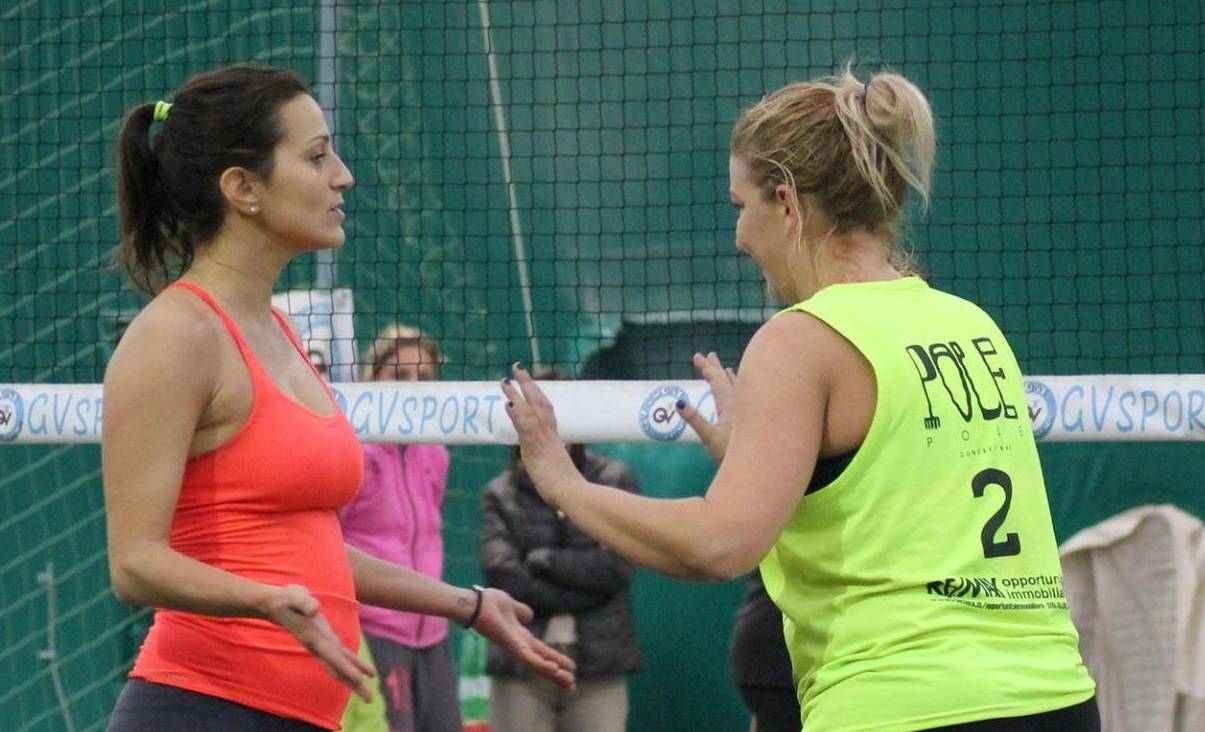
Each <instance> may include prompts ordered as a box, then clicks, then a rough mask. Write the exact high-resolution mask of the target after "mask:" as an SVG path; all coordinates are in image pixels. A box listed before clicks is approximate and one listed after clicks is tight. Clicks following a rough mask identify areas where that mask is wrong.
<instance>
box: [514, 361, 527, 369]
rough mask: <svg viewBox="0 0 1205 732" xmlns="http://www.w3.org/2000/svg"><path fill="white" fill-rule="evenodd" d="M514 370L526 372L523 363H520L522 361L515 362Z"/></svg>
mask: <svg viewBox="0 0 1205 732" xmlns="http://www.w3.org/2000/svg"><path fill="white" fill-rule="evenodd" d="M515 368H517V369H519V370H520V371H526V370H527V369H526V368H524V367H523V362H522V361H515Z"/></svg>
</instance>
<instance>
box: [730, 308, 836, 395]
mask: <svg viewBox="0 0 1205 732" xmlns="http://www.w3.org/2000/svg"><path fill="white" fill-rule="evenodd" d="M851 355H853V356H856V351H855V349H854V348H853V346H852V345H851V344H850V343H849V342H848V341H846V340H845V339H844V338H843V337H841V335H840V334H839V333H837V331H835V330H833V329H832V328H830V327H829V326H828V325H826V324H825V323H824V321H822V320H820V319H819V318H817V317H815V316H813V315H810V314H808V313H802V312H790V313H784V314H782V315H779V316H778V317H775V318H771V319H770V320H769V321H767V322H766V323H765V324H763V325H762V326H761V327H760V328H758V329H757V332H756V333H754V334H753V338H752V339H751V340H750V341H749V345H748V347H747V348H746V349H745V354H744V357H743V358H742V359H741V374H742V376H744V374H745V373H746V372H747V371H749V370H752V371H753V372H763V373H768V374H776V375H778V376H780V377H781V378H782V379H790V378H792V377H794V378H808V379H809V380H814V379H817V378H824V379H827V378H828V377H831V376H832V374H833V373H835V372H836V369H837V366H838V365H839V364H840V362H841V361H842V360H843V359H845V358H848V357H849V356H851ZM776 380H777V379H776Z"/></svg>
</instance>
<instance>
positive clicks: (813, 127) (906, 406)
mask: <svg viewBox="0 0 1205 732" xmlns="http://www.w3.org/2000/svg"><path fill="white" fill-rule="evenodd" d="M934 149H935V144H934V132H933V119H932V113H931V111H930V108H929V104H928V102H927V100H926V99H925V97H924V95H923V93H922V92H921V91H920V90H919V89H918V88H917V87H916V86H915V85H914V84H912V83H911V82H909V81H908V80H907V79H905V78H903V77H902V76H899V75H896V74H891V73H879V74H875V75H874V76H872V77H871V78H870V79H869V80H868V81H867V82H866V83H863V82H861V81H859V80H858V79H857V78H855V77H854V76H853V75H852V74H851V73H850V71H849V69H848V68H847V69H846V70H845V72H844V73H843V74H841V75H840V76H838V77H836V78H832V79H823V80H816V81H810V82H804V83H798V84H792V85H790V86H787V87H784V88H782V89H780V90H778V91H776V92H774V93H773V94H770V95H769V96H767V97H766V98H764V99H763V100H762V101H761V102H759V103H758V104H756V105H754V106H753V107H751V108H750V109H748V110H746V111H745V112H744V113H743V114H742V115H741V117H740V119H739V120H738V121H737V123H736V126H735V128H734V130H733V133H732V140H731V151H730V152H731V159H730V166H729V175H730V195H731V199H732V204H733V206H735V207H736V209H737V211H738V219H737V224H736V246H737V248H738V249H739V250H740V251H742V252H744V253H746V254H748V255H749V256H750V257H752V258H753V259H754V260H755V261H756V262H757V264H758V265H759V266H760V267H761V269H762V271H763V272H764V274H765V278H766V282H767V285H768V287H769V290H770V293H771V294H772V295H773V296H774V297H776V298H777V299H778V300H780V301H782V302H784V303H795V304H794V305H791V306H790V307H788V308H787V309H785V310H784V311H782V312H781V313H780V314H779V315H778V316H777V317H775V318H773V319H771V320H770V321H769V322H767V323H766V324H765V325H764V326H763V327H762V328H761V329H760V330H759V331H758V333H757V334H756V335H755V336H754V337H753V339H752V340H751V341H750V343H749V346H748V348H747V349H746V351H745V353H744V356H743V358H742V362H741V369H740V378H739V379H737V378H736V377H735V375H734V374H733V372H732V371H730V370H728V369H725V368H724V367H723V365H722V364H721V363H720V362H719V360H718V359H717V358H716V357H715V355H714V354H710V355H708V356H706V357H704V356H700V355H697V356H696V357H695V365H696V367H698V368H699V370H700V372H701V374H702V375H703V377H704V378H706V379H707V381H708V382H709V383H710V385H711V387H712V389H713V391H714V393H715V398H716V403H717V406H718V407H719V418H718V420H717V423H716V424H710V423H708V422H707V421H706V420H705V419H703V418H702V417H701V416H700V415H699V413H698V412H697V411H695V410H694V408H693V407H691V406H690V405H688V404H686V403H684V402H679V412H680V414H681V416H682V418H683V419H685V420H686V421H687V422H689V423H690V424H691V426H692V427H694V429H695V430H696V431H697V432H698V433H699V435H700V437H701V438H702V439H703V442H704V444H705V445H706V446H707V448H708V451H709V452H710V453H711V455H712V456H713V457H714V458H716V460H717V461H718V462H719V463H720V467H719V471H718V472H717V474H716V477H715V479H714V481H713V482H712V484H711V486H710V487H709V488H708V490H707V492H706V494H705V495H703V496H700V497H694V498H685V499H675V500H664V499H653V498H648V497H643V496H635V495H630V494H626V493H622V492H620V491H615V490H613V489H610V488H606V487H603V486H597V485H593V484H590V483H587V482H586V481H585V480H584V479H583V478H582V477H581V476H580V475H579V474H578V473H577V471H576V470H574V468H573V464H572V462H571V461H569V459H568V457H567V455H566V453H565V451H564V449H563V448H562V446H561V443H560V440H559V439H558V437H557V434H556V420H555V415H554V414H553V410H552V407H551V405H550V404H549V403H548V401H547V399H546V398H545V397H544V395H543V393H542V392H541V391H540V389H539V387H538V386H536V384H535V383H534V382H532V381H531V379H530V376H529V375H528V374H527V372H526V371H524V370H523V368H522V367H521V366H520V365H516V367H515V369H514V371H513V376H514V381H509V380H508V381H506V382H504V383H503V386H502V388H503V391H504V392H505V393H506V395H507V397H508V399H509V400H510V403H509V404H508V407H507V409H508V413H509V414H510V416H511V418H512V420H513V421H514V423H515V426H516V428H517V430H518V432H519V435H520V441H521V447H522V453H523V461H524V463H525V465H526V467H527V470H528V472H529V474H530V475H531V476H532V478H533V480H534V482H535V485H536V486H537V487H538V489H539V491H540V493H541V494H542V495H543V496H544V498H545V500H547V501H548V502H550V503H552V504H553V505H555V506H557V507H559V508H560V509H561V510H562V511H564V512H565V513H566V514H567V515H568V516H569V517H570V518H571V519H572V520H573V521H574V522H575V523H577V525H579V526H581V527H582V528H583V529H584V530H585V531H586V532H588V533H590V534H591V535H593V536H594V537H595V538H597V539H599V540H600V541H602V542H603V543H604V544H606V545H608V546H610V547H612V548H613V549H615V550H616V551H618V552H619V553H620V554H621V555H623V556H625V557H627V558H628V559H629V560H631V561H633V562H635V563H637V564H640V565H644V566H647V567H649V568H651V569H654V570H656V571H658V572H662V573H665V574H669V575H672V576H677V577H683V578H690V579H713V580H724V579H730V578H733V577H736V576H738V575H740V574H743V573H745V572H748V571H749V570H751V569H752V568H753V567H754V566H756V565H758V564H759V563H760V567H761V571H762V574H763V576H764V578H765V583H766V588H767V590H768V592H769V594H770V596H771V597H772V598H773V599H774V601H775V603H776V604H777V605H778V606H779V608H780V609H781V610H782V611H783V615H784V630H785V634H786V640H787V645H788V648H789V651H790V654H791V661H792V666H793V669H794V676H795V682H796V688H797V692H798V694H799V698H800V701H801V704H802V708H803V721H804V727H805V729H807V730H808V732H823V731H825V730H875V731H876V732H879V731H882V730H915V729H938V728H952V729H966V730H1013V729H1017V730H1020V729H1026V730H1046V729H1049V730H1056V729H1057V730H1061V731H1066V730H1073V731H1078V730H1098V729H1099V725H1100V722H1099V717H1098V714H1097V710H1096V703H1095V698H1094V690H1095V687H1094V684H1093V682H1092V679H1091V678H1090V677H1089V675H1088V672H1087V670H1086V669H1085V667H1084V665H1083V661H1082V659H1081V657H1080V654H1079V650H1078V637H1077V634H1076V631H1075V628H1074V627H1073V626H1072V624H1071V619H1070V616H1069V614H1068V611H1067V606H1066V602H1065V600H1064V599H1063V594H1062V577H1061V570H1060V566H1059V559H1058V553H1057V547H1056V544H1055V538H1054V531H1053V529H1052V526H1051V520H1050V510H1049V506H1048V504H1047V499H1046V490H1045V486H1044V482H1043V478H1042V471H1041V466H1040V464H1039V462H1038V455H1037V449H1036V446H1035V444H1034V438H1033V432H1032V428H1031V426H1030V423H1029V420H1028V418H1027V410H1026V406H1025V396H1024V391H1023V384H1022V380H1021V372H1020V369H1019V367H1018V365H1017V362H1016V358H1015V357H1014V355H1013V353H1012V349H1011V348H1010V347H1009V344H1008V343H1007V341H1006V340H1005V338H1004V336H1003V335H1002V334H1001V332H1000V330H999V328H998V327H997V326H996V324H995V323H994V322H993V321H992V319H991V318H990V317H989V316H988V315H987V314H986V313H984V312H983V311H982V310H981V309H980V308H979V307H978V306H976V305H974V304H973V303H970V302H967V301H965V300H962V299H960V298H957V297H955V296H953V295H949V294H946V293H943V292H940V291H938V290H935V289H933V288H931V287H929V286H928V285H927V284H926V283H925V282H924V281H923V280H922V279H920V278H919V277H917V276H916V275H915V273H914V270H913V268H912V266H911V265H910V263H909V262H908V259H907V257H905V256H904V255H903V254H902V252H901V250H900V249H899V247H898V245H897V243H898V240H899V231H900V228H901V220H902V212H903V209H904V205H905V200H906V194H908V193H909V191H911V192H912V193H913V194H915V195H919V196H920V198H921V200H922V202H923V203H927V202H928V197H929V180H930V172H931V169H932V163H933V157H934Z"/></svg>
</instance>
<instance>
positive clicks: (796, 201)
mask: <svg viewBox="0 0 1205 732" xmlns="http://www.w3.org/2000/svg"><path fill="white" fill-rule="evenodd" d="M774 197H775V200H776V202H777V204H778V205H779V206H781V207H782V215H783V221H782V224H783V228H784V229H785V230H786V231H787V232H790V231H792V230H793V229H794V228H795V227H796V226H798V225H799V224H800V223H801V222H802V221H803V218H804V217H805V216H807V210H806V206H807V204H805V203H804V202H803V201H802V200H800V198H799V196H797V195H796V194H795V188H794V187H792V186H789V185H787V184H786V183H779V184H778V187H777V188H775V189H774Z"/></svg>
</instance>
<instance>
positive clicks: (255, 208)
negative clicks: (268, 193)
mask: <svg viewBox="0 0 1205 732" xmlns="http://www.w3.org/2000/svg"><path fill="white" fill-rule="evenodd" d="M251 213H253V214H257V213H259V206H258V205H256V204H254V203H253V204H251Z"/></svg>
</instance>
